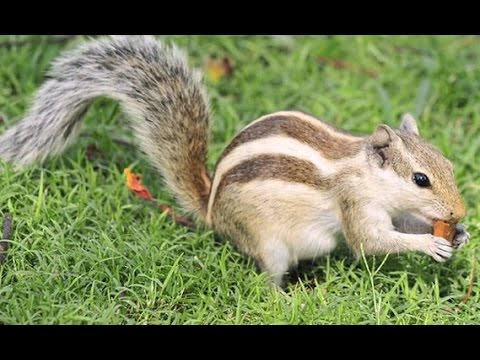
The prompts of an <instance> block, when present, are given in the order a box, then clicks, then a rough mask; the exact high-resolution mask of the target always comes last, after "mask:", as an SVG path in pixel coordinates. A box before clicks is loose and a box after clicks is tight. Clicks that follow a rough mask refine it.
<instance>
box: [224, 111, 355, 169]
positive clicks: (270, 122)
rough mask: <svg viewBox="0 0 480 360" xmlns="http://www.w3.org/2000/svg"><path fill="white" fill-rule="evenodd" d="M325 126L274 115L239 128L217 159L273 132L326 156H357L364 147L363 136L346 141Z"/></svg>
mask: <svg viewBox="0 0 480 360" xmlns="http://www.w3.org/2000/svg"><path fill="white" fill-rule="evenodd" d="M326 128H331V127H327V126H326ZM326 128H322V127H321V126H314V125H313V124H311V123H309V122H307V121H305V120H303V119H301V118H299V117H296V116H293V115H290V116H284V115H272V116H269V117H266V118H265V119H263V120H261V121H259V122H257V123H255V124H253V125H251V126H249V127H247V128H246V129H245V130H243V131H242V132H240V133H239V134H238V135H237V136H236V137H235V138H234V139H233V140H232V142H231V143H230V144H229V145H228V146H227V148H226V149H225V151H224V152H223V154H222V155H221V157H220V159H219V160H218V162H220V161H221V160H222V159H223V158H224V157H226V156H227V155H228V154H229V153H230V152H231V151H232V150H233V149H235V148H236V147H238V146H239V145H241V144H244V143H247V142H249V141H253V140H257V139H260V138H265V137H268V136H272V135H286V136H288V137H291V138H293V139H296V140H298V141H300V142H302V143H304V144H307V145H309V146H311V147H312V148H313V149H315V150H317V151H319V152H320V153H321V154H322V155H323V156H324V157H325V158H327V159H341V158H344V157H351V156H355V155H356V154H357V153H358V152H359V151H360V150H361V147H362V139H361V138H359V139H356V140H352V141H351V142H349V143H348V144H347V143H346V140H344V139H338V138H336V137H335V136H334V135H332V134H331V133H330V132H329V131H328V130H327V129H326ZM331 129H333V128H331Z"/></svg>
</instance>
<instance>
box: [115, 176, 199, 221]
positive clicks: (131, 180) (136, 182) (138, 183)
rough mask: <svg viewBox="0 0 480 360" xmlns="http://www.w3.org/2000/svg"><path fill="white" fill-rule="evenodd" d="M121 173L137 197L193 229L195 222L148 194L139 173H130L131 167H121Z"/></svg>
mask: <svg viewBox="0 0 480 360" xmlns="http://www.w3.org/2000/svg"><path fill="white" fill-rule="evenodd" d="M123 173H124V174H125V178H126V183H127V187H128V188H129V189H130V191H132V192H133V193H134V194H135V195H137V196H138V197H140V198H142V199H145V200H148V201H150V202H151V203H153V204H154V205H155V206H156V207H157V208H159V209H160V210H162V211H165V212H166V213H167V214H168V215H170V216H171V217H172V218H173V220H174V221H175V222H176V223H177V224H181V225H184V226H186V227H188V228H191V229H195V224H194V223H193V222H192V221H190V220H188V219H187V218H185V217H183V216H181V215H178V214H177V213H175V211H173V210H172V209H171V208H170V207H168V206H167V205H164V204H160V203H159V202H158V201H157V200H155V199H154V198H153V196H152V194H150V191H149V190H148V189H147V188H146V187H145V186H143V184H142V175H141V174H134V173H132V169H130V168H125V169H123Z"/></svg>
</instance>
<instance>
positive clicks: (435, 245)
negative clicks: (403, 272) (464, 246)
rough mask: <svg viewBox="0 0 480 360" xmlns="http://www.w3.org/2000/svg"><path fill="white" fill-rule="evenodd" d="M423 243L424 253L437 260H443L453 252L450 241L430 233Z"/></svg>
mask: <svg viewBox="0 0 480 360" xmlns="http://www.w3.org/2000/svg"><path fill="white" fill-rule="evenodd" d="M425 245H426V249H425V250H424V251H425V253H426V254H427V255H430V256H431V257H432V258H433V259H434V260H435V261H438V262H444V261H445V260H447V259H449V258H450V256H452V254H453V247H452V245H451V244H450V242H449V241H448V240H445V239H444V238H441V237H438V236H433V235H430V236H429V241H427V242H426V243H425Z"/></svg>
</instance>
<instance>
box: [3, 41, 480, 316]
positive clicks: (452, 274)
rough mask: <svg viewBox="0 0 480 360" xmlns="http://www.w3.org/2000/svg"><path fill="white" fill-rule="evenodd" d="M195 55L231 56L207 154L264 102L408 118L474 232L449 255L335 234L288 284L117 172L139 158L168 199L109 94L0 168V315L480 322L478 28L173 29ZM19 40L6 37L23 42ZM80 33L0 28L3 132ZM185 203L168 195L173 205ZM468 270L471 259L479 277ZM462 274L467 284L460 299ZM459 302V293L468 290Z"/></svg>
mask: <svg viewBox="0 0 480 360" xmlns="http://www.w3.org/2000/svg"><path fill="white" fill-rule="evenodd" d="M163 38H164V39H165V40H167V41H170V40H172V41H174V42H175V43H177V44H178V45H179V46H181V47H183V48H185V49H187V51H188V53H189V59H190V61H191V64H193V65H194V66H197V67H205V64H206V63H207V62H208V60H209V59H211V58H214V57H217V58H223V57H228V58H229V59H231V60H232V61H233V73H232V75H231V76H230V77H225V78H222V79H221V80H220V81H218V82H215V81H213V80H211V79H208V80H207V86H208V89H209V92H210V95H211V102H212V109H213V118H212V123H213V124H212V125H213V126H212V142H211V147H210V156H209V166H210V169H213V167H214V165H215V162H216V159H217V158H218V157H219V155H220V153H221V151H222V150H223V148H224V147H225V146H226V145H227V144H228V142H229V141H230V140H231V139H232V137H233V136H234V135H235V133H236V132H238V131H239V130H240V129H241V128H242V127H243V126H245V125H246V124H248V123H249V122H250V121H252V120H254V119H256V118H257V117H259V116H261V115H263V114H266V113H269V112H273V111H278V110H285V109H299V110H304V111H307V112H309V113H312V114H315V115H316V116H318V117H320V118H322V119H325V120H327V121H328V122H330V123H332V124H333V125H335V126H337V127H340V128H343V129H346V130H349V131H352V132H355V133H370V132H372V131H373V130H374V129H375V127H376V125H377V124H379V123H382V122H384V123H387V124H390V125H392V126H397V125H398V123H399V119H400V116H401V114H402V113H404V112H407V111H408V112H411V113H412V114H414V115H415V116H417V117H418V120H419V129H420V132H421V134H422V135H423V136H424V137H425V138H426V139H428V140H429V141H431V142H432V143H433V144H435V145H436V146H437V147H438V148H440V149H441V151H442V152H443V153H444V154H445V155H446V156H447V157H448V158H450V159H451V160H452V162H453V163H454V166H455V169H456V176H457V181H458V184H459V187H460V190H461V192H462V194H463V196H464V198H465V201H466V204H467V208H468V214H467V217H466V218H465V223H466V224H467V225H468V228H469V231H470V233H471V235H472V240H471V242H470V243H469V244H468V245H467V246H465V247H463V248H462V249H460V250H459V251H458V252H457V253H456V254H455V255H454V256H453V257H452V258H451V259H450V260H449V261H447V262H446V263H443V264H438V263H435V262H434V261H433V260H432V259H431V258H429V257H427V256H426V255H422V254H414V253H410V254H404V255H391V256H388V257H376V258H374V257H368V258H367V259H364V260H362V261H360V262H356V261H355V260H354V258H353V256H352V254H351V253H350V252H349V250H348V249H347V248H346V247H345V246H343V247H340V248H338V249H337V250H336V251H335V252H334V253H332V254H331V255H330V256H329V257H325V258H322V259H319V260H317V261H315V262H309V263H306V264H303V265H302V266H301V267H300V268H299V269H298V271H297V274H296V275H295V276H291V277H290V281H289V283H288V286H287V287H286V289H285V293H282V292H277V291H275V290H273V289H271V288H270V287H268V286H267V285H266V276H265V275H264V274H260V273H259V272H258V271H257V270H256V268H255V265H254V264H253V262H252V261H249V260H247V259H245V258H244V257H243V256H242V255H240V254H239V253H238V252H237V251H236V250H235V249H234V248H233V247H232V246H231V245H230V244H229V243H228V242H227V243H225V242H222V241H219V240H218V239H216V238H215V237H214V236H213V234H212V232H211V231H207V230H198V231H195V232H193V231H190V230H188V229H186V228H184V227H182V226H180V225H177V224H174V223H173V222H172V220H171V219H170V218H169V217H168V216H167V215H166V214H164V213H162V212H161V211H159V210H158V209H156V208H154V207H153V206H151V205H149V204H148V203H146V202H144V201H142V200H141V199H139V198H136V197H134V196H133V195H132V193H130V192H129V190H128V189H127V188H126V186H125V179H124V176H123V169H124V168H125V167H128V166H130V167H132V168H133V170H134V171H135V172H140V173H142V174H143V176H144V182H145V183H146V185H147V186H148V187H149V188H150V190H151V191H152V193H153V194H155V197H156V198H158V199H159V200H160V201H162V202H164V203H166V204H171V205H174V203H173V200H172V198H171V197H170V196H169V194H168V192H167V191H166V189H165V188H164V187H162V182H161V179H160V178H159V177H158V175H157V174H156V173H155V171H154V170H153V168H152V167H151V166H150V165H149V164H148V163H147V162H146V161H145V160H143V159H142V156H141V154H140V152H139V151H137V150H136V148H135V147H132V146H130V145H129V144H131V143H132V141H133V140H132V137H131V133H130V131H129V130H128V128H127V126H126V118H125V116H124V115H123V114H122V113H121V112H120V109H119V107H118V105H117V104H116V103H115V102H113V101H110V100H108V99H99V100H97V101H96V102H95V103H94V104H93V107H92V108H91V110H90V111H89V112H88V114H87V116H86V122H85V124H84V126H83V136H82V137H81V138H80V139H79V141H77V142H76V143H75V144H74V145H72V146H71V147H70V148H69V149H68V150H67V151H66V152H65V153H64V154H63V155H62V156H58V157H56V158H54V159H52V160H50V161H48V162H46V163H45V164H43V165H41V166H35V167H32V168H30V169H26V170H21V171H14V169H13V168H12V167H11V166H9V165H6V164H1V165H0V173H1V174H2V175H1V177H0V215H1V218H3V214H5V213H7V212H8V213H10V214H11V215H12V217H13V228H12V233H11V241H10V244H9V245H10V247H9V250H8V254H7V257H6V261H5V263H4V264H3V265H0V323H3V324H472V323H479V322H480V292H479V291H478V284H479V281H478V272H480V269H478V271H476V270H475V268H474V265H475V264H476V263H477V256H478V255H476V253H475V249H476V247H477V246H478V245H479V244H480V242H479V241H480V240H479V235H480V182H479V179H480V162H479V161H478V157H477V154H478V153H479V152H480V136H479V135H480V38H479V37H475V36H291V37H290V36H279V37H269V36H166V37H163ZM24 40H25V42H24V43H23V44H22V43H21V44H17V45H13V46H5V44H3V45H2V43H3V42H7V41H8V42H10V41H22V42H23V41H24ZM79 40H81V39H78V38H77V39H69V40H68V41H53V42H52V41H51V38H50V37H45V36H42V37H39V36H0V113H1V114H2V115H3V121H2V122H1V123H0V132H3V131H4V130H5V129H6V128H7V127H8V126H9V125H11V124H13V123H14V122H15V121H17V120H19V119H20V118H21V117H22V114H23V113H24V111H25V110H26V109H27V108H28V106H29V104H30V101H31V99H32V96H33V94H34V92H35V90H36V89H37V88H38V87H39V85H40V84H41V83H42V81H43V80H44V78H45V72H46V70H47V69H48V67H49V63H50V62H51V60H52V59H54V58H55V57H56V56H57V55H58V54H60V53H61V51H62V50H63V49H67V48H72V47H74V46H75V43H76V42H78V41H79ZM177 210H178V208H177ZM476 272H477V274H475V273H476ZM472 274H474V275H476V276H475V277H474V281H473V291H472V292H471V294H470V295H469V296H466V294H467V291H468V288H469V284H470V283H472V281H471V278H472ZM464 300H466V303H465V304H464Z"/></svg>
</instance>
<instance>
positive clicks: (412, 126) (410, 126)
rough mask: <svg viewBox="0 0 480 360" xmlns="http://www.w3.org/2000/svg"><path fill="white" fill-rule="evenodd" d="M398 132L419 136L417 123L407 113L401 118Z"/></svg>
mask: <svg viewBox="0 0 480 360" xmlns="http://www.w3.org/2000/svg"><path fill="white" fill-rule="evenodd" d="M400 130H403V131H406V132H409V133H412V134H415V135H420V134H419V133H418V127H417V121H416V120H415V118H414V117H413V116H412V115H410V114H408V113H407V114H404V115H403V116H402V122H401V123H400Z"/></svg>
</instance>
